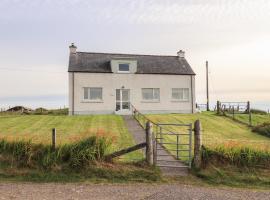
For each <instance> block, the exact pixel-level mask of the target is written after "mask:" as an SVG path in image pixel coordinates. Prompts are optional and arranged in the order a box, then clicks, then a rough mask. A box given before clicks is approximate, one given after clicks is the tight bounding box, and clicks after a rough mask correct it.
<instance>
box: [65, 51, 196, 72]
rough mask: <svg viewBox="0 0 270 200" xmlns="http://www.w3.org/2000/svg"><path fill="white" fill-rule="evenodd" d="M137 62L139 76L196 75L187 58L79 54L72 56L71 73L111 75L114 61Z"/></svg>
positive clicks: (69, 69)
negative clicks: (112, 61)
mask: <svg viewBox="0 0 270 200" xmlns="http://www.w3.org/2000/svg"><path fill="white" fill-rule="evenodd" d="M119 58H121V59H125V58H126V59H132V60H137V74H179V75H195V73H194V71H193V70H192V68H191V67H190V65H189V64H188V62H187V60H186V59H185V58H178V56H159V55H135V54H112V53H88V52H77V53H75V54H70V59H69V68H68V71H69V72H89V73H111V72H112V71H111V66H110V61H111V60H112V59H119Z"/></svg>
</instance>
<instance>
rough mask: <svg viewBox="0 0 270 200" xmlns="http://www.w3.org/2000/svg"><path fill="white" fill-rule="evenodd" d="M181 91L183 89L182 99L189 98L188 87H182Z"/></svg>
mask: <svg viewBox="0 0 270 200" xmlns="http://www.w3.org/2000/svg"><path fill="white" fill-rule="evenodd" d="M183 91H184V92H183V93H184V94H183V99H184V100H189V89H188V88H184V89H183Z"/></svg>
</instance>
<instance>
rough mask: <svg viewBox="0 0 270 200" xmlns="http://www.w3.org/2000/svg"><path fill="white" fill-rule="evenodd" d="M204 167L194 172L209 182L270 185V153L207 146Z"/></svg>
mask: <svg viewBox="0 0 270 200" xmlns="http://www.w3.org/2000/svg"><path fill="white" fill-rule="evenodd" d="M202 163H203V164H202V168H201V169H200V170H194V171H193V172H194V174H195V175H196V176H197V177H199V178H201V179H202V180H203V181H205V182H207V183H208V184H212V185H213V184H214V185H215V184H216V185H227V186H231V187H250V188H267V189H269V187H270V152H269V151H267V150H265V151H264V150H258V149H252V148H248V147H230V148H225V147H223V146H220V147H216V148H214V149H210V148H205V147H204V148H203V151H202Z"/></svg>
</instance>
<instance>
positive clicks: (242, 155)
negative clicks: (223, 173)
mask: <svg viewBox="0 0 270 200" xmlns="http://www.w3.org/2000/svg"><path fill="white" fill-rule="evenodd" d="M202 149H203V150H202V161H203V164H204V166H207V164H209V163H214V164H217V165H224V164H225V165H226V164H230V165H235V166H238V167H259V168H266V169H270V151H268V150H263V149H252V148H250V147H225V146H218V147H214V148H209V147H203V148H202Z"/></svg>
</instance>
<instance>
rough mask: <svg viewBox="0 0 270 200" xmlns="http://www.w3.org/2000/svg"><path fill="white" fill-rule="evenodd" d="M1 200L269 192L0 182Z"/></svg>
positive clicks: (247, 197)
mask: <svg viewBox="0 0 270 200" xmlns="http://www.w3.org/2000/svg"><path fill="white" fill-rule="evenodd" d="M0 194H1V195H0V200H2V199H3V200H4V199H14V200H17V199H18V200H35V199H37V200H39V199H42V200H54V199H57V200H69V199H70V200H71V199H74V200H75V199H78V200H86V199H90V200H91V199H95V200H99V199H102V200H107V199H108V200H125V199H127V200H131V199H149V200H150V199H151V200H152V199H164V200H167V199H168V200H174V199H175V200H176V199H177V200H181V199H183V200H189V199H192V200H193V199H196V200H205V199H208V200H236V199H244V200H257V199H258V200H269V197H270V191H255V190H245V189H232V188H208V187H200V186H191V185H190V186H188V185H180V184H74V183H69V184H56V183H46V184H37V183H35V184H34V183H0Z"/></svg>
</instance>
